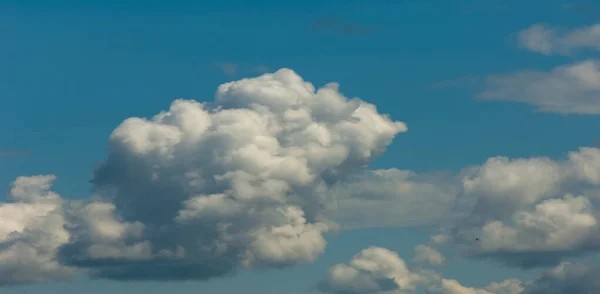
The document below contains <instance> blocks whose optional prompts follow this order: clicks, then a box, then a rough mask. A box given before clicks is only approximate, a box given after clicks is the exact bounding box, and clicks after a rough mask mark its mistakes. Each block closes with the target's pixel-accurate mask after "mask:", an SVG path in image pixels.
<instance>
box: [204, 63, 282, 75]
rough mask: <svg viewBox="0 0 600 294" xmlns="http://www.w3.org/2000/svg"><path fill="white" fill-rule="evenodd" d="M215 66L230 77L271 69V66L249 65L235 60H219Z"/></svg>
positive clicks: (260, 72)
mask: <svg viewBox="0 0 600 294" xmlns="http://www.w3.org/2000/svg"><path fill="white" fill-rule="evenodd" d="M215 66H216V67H217V68H218V69H219V70H220V71H221V72H222V73H224V74H225V75H227V76H228V77H234V76H236V75H238V74H244V75H245V74H264V73H267V72H269V71H271V68H269V67H268V66H266V65H249V64H238V63H233V62H219V63H216V64H215Z"/></svg>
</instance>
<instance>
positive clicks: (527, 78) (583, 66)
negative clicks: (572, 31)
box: [478, 60, 600, 114]
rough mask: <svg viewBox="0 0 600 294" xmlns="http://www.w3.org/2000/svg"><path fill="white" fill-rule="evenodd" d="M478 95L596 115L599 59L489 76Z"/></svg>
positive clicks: (546, 109)
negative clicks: (547, 69) (545, 68)
mask: <svg viewBox="0 0 600 294" xmlns="http://www.w3.org/2000/svg"><path fill="white" fill-rule="evenodd" d="M478 97H479V98H481V99H484V100H504V101H514V102H522V103H527V104H531V105H534V106H536V107H538V109H539V110H540V111H544V112H555V113H562V114H569V113H576V114H600V103H599V101H600V62H599V61H598V60H586V61H582V62H577V63H574V64H570V65H561V66H557V67H555V68H554V69H552V70H551V71H530V70H529V71H521V72H516V73H510V74H504V75H493V76H489V77H487V79H486V82H485V90H484V91H483V92H481V93H480V94H479V95H478Z"/></svg>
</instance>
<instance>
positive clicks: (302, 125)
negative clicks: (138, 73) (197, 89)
mask: <svg viewBox="0 0 600 294" xmlns="http://www.w3.org/2000/svg"><path fill="white" fill-rule="evenodd" d="M404 131H406V126H405V125H404V124H403V123H401V122H395V121H392V120H391V119H389V118H388V117H387V116H385V115H382V114H380V113H379V112H378V111H377V109H376V107H375V106H374V105H372V104H369V103H366V102H364V101H362V100H360V99H357V98H354V99H348V98H346V97H344V95H342V94H341V93H340V92H339V91H338V85H337V84H335V83H332V84H328V85H326V86H324V87H323V88H320V89H315V87H314V86H313V85H312V84H310V83H308V82H305V81H304V80H303V79H302V78H301V77H300V76H298V75H297V74H296V73H295V72H293V71H292V70H289V69H282V70H279V71H277V72H275V73H273V74H265V75H263V76H260V77H257V78H251V79H243V80H239V81H235V82H231V83H226V84H223V85H221V86H220V87H219V88H218V90H217V93H216V98H215V100H214V101H213V102H211V103H200V102H196V101H193V100H176V101H174V102H173V103H172V105H171V107H170V108H169V109H168V110H167V111H163V112H161V113H159V114H157V115H156V116H154V117H152V118H150V119H145V118H135V117H134V118H129V119H127V120H125V121H124V122H123V123H122V124H121V125H120V126H118V127H117V128H116V129H115V130H114V131H113V132H112V134H111V136H110V140H109V154H108V159H107V160H106V162H105V163H104V164H103V165H102V166H101V167H99V168H98V169H97V170H96V171H95V173H94V177H93V184H94V187H95V188H94V197H92V198H90V199H88V200H79V201H65V200H61V199H60V197H59V196H57V195H55V194H52V193H51V192H45V193H46V194H48V195H45V194H44V195H43V196H39V195H41V194H40V192H39V191H38V190H39V189H38V190H35V189H33V190H31V189H30V190H26V189H25V190H23V189H21V190H18V189H17V190H16V191H21V192H15V193H17V194H14V193H13V194H12V195H13V197H12V198H11V200H12V201H20V202H18V203H8V204H4V205H3V206H2V209H3V210H5V211H6V212H5V213H3V214H2V215H0V217H3V216H8V215H11V214H14V215H17V216H18V217H11V222H7V223H3V224H2V225H0V233H2V236H4V237H2V239H0V241H1V242H2V243H1V244H2V247H0V258H2V259H6V260H8V261H9V262H3V263H0V264H1V265H0V271H2V270H3V269H4V268H6V271H4V272H2V273H3V274H2V275H0V276H1V277H2V278H3V279H5V280H6V281H5V282H28V281H41V280H45V279H54V278H60V277H67V276H69V275H71V274H73V273H74V271H75V269H79V270H82V271H84V272H86V273H89V275H91V276H92V277H98V278H109V279H119V280H130V279H152V280H173V279H206V278H210V277H213V276H221V275H226V274H230V273H233V272H235V270H236V269H239V268H242V267H246V268H258V269H268V268H283V267H286V266H290V265H294V264H297V263H305V262H312V261H313V260H314V259H315V258H316V257H317V256H319V255H320V254H321V253H322V252H323V250H324V248H325V245H326V242H325V239H324V237H323V234H324V233H325V232H327V231H329V230H331V229H334V228H335V227H336V224H335V223H334V222H332V221H330V220H329V217H328V215H329V212H330V210H331V209H334V208H335V207H332V206H331V205H330V204H331V203H334V202H333V199H332V197H334V196H335V194H333V193H329V190H330V189H331V187H332V186H334V185H336V183H337V182H339V181H340V180H342V179H344V178H346V177H347V176H348V175H351V174H352V173H355V172H357V171H359V170H360V169H361V168H363V167H364V166H366V165H367V164H368V163H369V162H371V161H372V160H373V159H374V158H375V157H376V156H378V155H380V154H382V153H383V152H384V150H385V148H386V147H387V145H389V144H390V143H391V141H392V140H393V139H394V137H395V136H396V135H397V134H398V133H400V132H404ZM35 179H37V178H27V180H28V181H34V180H35ZM43 179H47V180H46V182H45V184H44V185H41V186H40V187H43V189H46V190H44V191H47V189H48V187H49V186H48V185H49V184H48V181H49V180H48V179H53V177H47V178H43ZM13 190H14V189H13ZM36 193H37V194H36ZM14 195H17V196H14ZM12 231H17V232H19V234H15V233H11V232H12ZM17 254H20V255H22V256H26V257H27V258H25V259H24V257H19V262H16V261H15V260H16V259H15V258H16V257H14V256H16V255H17ZM11 260H12V261H15V262H13V263H10V261H11ZM24 261H25V262H24ZM7 265H8V266H7ZM11 266H12V267H11ZM34 267H35V268H37V269H38V271H39V273H36V272H35V271H30V270H29V268H34ZM4 273H8V274H4Z"/></svg>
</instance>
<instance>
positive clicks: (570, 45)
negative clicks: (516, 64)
mask: <svg viewBox="0 0 600 294" xmlns="http://www.w3.org/2000/svg"><path fill="white" fill-rule="evenodd" d="M517 40H518V44H519V47H521V48H524V49H527V50H529V51H531V52H535V53H540V54H544V55H571V54H573V53H574V51H575V50H578V49H593V50H599V49H600V24H594V25H590V26H586V27H582V28H576V29H570V30H567V29H562V28H553V27H548V26H546V25H542V24H534V25H532V26H530V27H529V28H527V29H524V30H522V31H520V32H519V33H518V34H517Z"/></svg>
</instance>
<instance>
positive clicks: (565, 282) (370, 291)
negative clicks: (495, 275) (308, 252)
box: [319, 245, 600, 294]
mask: <svg viewBox="0 0 600 294" xmlns="http://www.w3.org/2000/svg"><path fill="white" fill-rule="evenodd" d="M420 246H424V245H419V246H417V248H418V247H420ZM415 251H416V252H418V251H419V250H418V249H416V250H415ZM417 255H418V253H417ZM599 269H600V265H598V264H584V263H568V262H563V263H560V264H558V265H557V266H556V267H554V268H551V269H549V270H547V271H545V272H544V273H543V274H542V275H540V276H539V277H537V278H536V279H533V280H525V281H523V280H519V279H507V280H504V281H498V282H491V283H490V284H488V285H487V286H485V287H481V288H477V287H469V286H465V285H463V284H461V283H460V282H459V281H457V280H453V279H446V278H444V277H443V276H442V275H441V274H440V273H438V272H436V271H432V270H428V269H426V268H422V267H421V268H420V267H413V268H409V267H408V266H407V264H406V262H405V261H404V260H403V259H402V258H401V257H400V256H398V254H397V253H395V252H393V251H391V250H388V249H385V248H381V247H369V248H366V249H364V250H362V251H360V252H359V253H358V254H356V255H355V256H354V257H353V258H352V259H351V260H350V261H349V262H348V263H343V264H336V265H334V266H332V267H331V268H329V271H328V272H327V274H326V276H325V277H324V278H323V280H322V281H321V282H320V283H319V289H320V290H321V291H322V292H324V293H334V294H405V293H414V292H415V291H418V290H421V291H424V293H438V294H542V293H544V294H559V293H560V294H563V293H581V294H593V293H598V291H599V290H600V282H599V281H598V279H597V277H598V274H600V271H599Z"/></svg>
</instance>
